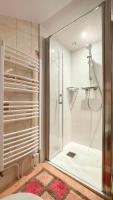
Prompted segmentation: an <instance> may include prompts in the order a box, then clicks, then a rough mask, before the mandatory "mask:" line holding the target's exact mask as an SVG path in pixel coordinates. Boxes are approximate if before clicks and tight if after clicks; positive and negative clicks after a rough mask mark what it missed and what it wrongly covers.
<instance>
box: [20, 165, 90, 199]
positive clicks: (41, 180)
mask: <svg viewBox="0 0 113 200" xmlns="http://www.w3.org/2000/svg"><path fill="white" fill-rule="evenodd" d="M20 191H21V192H29V193H33V194H35V195H38V196H40V197H41V198H42V199H43V200H91V199H89V198H87V197H86V196H85V195H84V194H82V193H80V192H79V191H77V190H74V189H73V188H72V187H70V186H69V185H68V184H67V183H66V182H64V181H62V180H61V179H59V178H58V177H56V176H54V175H53V174H51V173H50V172H49V171H47V170H46V169H43V170H42V171H41V172H39V174H37V175H36V176H35V177H33V178H32V179H31V180H29V181H28V182H27V183H26V184H25V185H23V187H22V188H21V189H20V190H19V192H20Z"/></svg>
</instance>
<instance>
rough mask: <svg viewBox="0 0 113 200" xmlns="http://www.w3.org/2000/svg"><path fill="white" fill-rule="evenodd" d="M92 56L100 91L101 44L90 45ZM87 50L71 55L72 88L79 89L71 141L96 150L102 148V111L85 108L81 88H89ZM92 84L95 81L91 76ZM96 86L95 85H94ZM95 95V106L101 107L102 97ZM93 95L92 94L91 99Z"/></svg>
mask: <svg viewBox="0 0 113 200" xmlns="http://www.w3.org/2000/svg"><path fill="white" fill-rule="evenodd" d="M92 55H93V61H94V63H95V64H94V67H95V71H96V74H97V77H98V81H99V85H100V87H101V90H102V44H101V42H98V43H95V44H93V45H92ZM87 56H88V50H87V49H86V48H83V49H80V50H78V51H76V52H74V53H72V71H71V81H72V86H75V87H79V88H80V90H79V93H78V96H77V99H76V102H75V104H74V106H73V109H72V113H71V140H72V141H73V142H77V143H79V144H83V145H87V146H91V147H94V148H97V149H101V148H102V144H101V143H102V109H101V110H100V111H98V112H93V111H91V110H90V109H89V108H88V106H87V100H86V94H85V91H84V90H82V89H81V88H82V87H86V86H90V81H89V65H88V59H87ZM93 80H94V81H93V84H95V83H96V82H95V79H94V76H93ZM95 85H96V84H95ZM96 94H97V100H94V104H93V106H94V108H95V105H96V106H97V107H99V105H101V101H102V97H101V95H100V93H99V91H98V92H97V93H96ZM94 95H95V93H93V95H92V98H93V97H94Z"/></svg>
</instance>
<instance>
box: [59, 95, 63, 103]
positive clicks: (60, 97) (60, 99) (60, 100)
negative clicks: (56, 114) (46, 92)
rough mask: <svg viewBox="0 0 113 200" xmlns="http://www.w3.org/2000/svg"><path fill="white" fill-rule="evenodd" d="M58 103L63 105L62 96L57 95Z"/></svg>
mask: <svg viewBox="0 0 113 200" xmlns="http://www.w3.org/2000/svg"><path fill="white" fill-rule="evenodd" d="M58 102H59V104H63V96H62V94H59V100H58Z"/></svg>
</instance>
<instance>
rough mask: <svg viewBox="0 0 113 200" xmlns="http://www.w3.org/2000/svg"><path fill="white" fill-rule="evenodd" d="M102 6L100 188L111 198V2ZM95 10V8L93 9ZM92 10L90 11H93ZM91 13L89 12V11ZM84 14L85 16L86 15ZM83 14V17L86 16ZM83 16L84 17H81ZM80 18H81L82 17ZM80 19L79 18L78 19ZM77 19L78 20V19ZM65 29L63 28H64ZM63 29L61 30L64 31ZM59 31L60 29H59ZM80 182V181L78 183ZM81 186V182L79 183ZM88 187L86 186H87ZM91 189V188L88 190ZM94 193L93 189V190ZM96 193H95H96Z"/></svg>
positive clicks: (47, 139) (48, 126) (112, 101)
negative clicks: (101, 144)
mask: <svg viewBox="0 0 113 200" xmlns="http://www.w3.org/2000/svg"><path fill="white" fill-rule="evenodd" d="M97 6H102V10H103V12H102V18H103V24H102V35H103V37H102V49H103V53H102V56H103V127H102V128H103V134H102V143H103V146H102V186H103V190H102V192H103V194H104V195H106V196H108V197H111V196H112V170H113V167H112V143H113V136H112V135H113V134H112V122H113V120H112V115H113V107H112V103H113V98H112V92H113V87H112V85H113V82H112V80H113V78H112V42H111V41H112V37H111V33H112V32H111V0H105V1H104V2H102V3H101V4H100V5H97ZM94 9H95V8H94ZM94 9H92V11H93V10H94ZM90 12H91V11H90ZM88 13H89V12H88ZM88 13H86V14H88ZM86 14H85V15H86ZM83 16H84V15H83ZM83 16H81V17H83ZM79 18H80V17H79ZM79 18H78V19H79ZM78 19H77V20H78ZM64 28H65V27H64ZM64 28H63V29H64ZM60 31H61V29H60ZM50 38H51V36H50V37H48V38H47V39H46V63H47V65H46V72H45V73H46V86H45V88H46V138H45V140H46V155H45V158H46V160H47V161H49V138H50V134H49V133H50V131H49V130H50V125H49V119H50V110H49V109H50V82H49V80H50V68H49V66H50V60H49V57H50ZM80 182H81V181H80ZM81 184H82V182H81ZM87 187H88V186H87ZM90 189H92V188H90ZM93 191H95V189H94V190H93ZM96 192H97V191H96Z"/></svg>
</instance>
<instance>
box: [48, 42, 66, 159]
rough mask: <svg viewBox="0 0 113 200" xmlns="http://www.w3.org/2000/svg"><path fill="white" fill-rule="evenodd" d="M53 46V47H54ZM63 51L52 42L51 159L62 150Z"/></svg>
mask: <svg viewBox="0 0 113 200" xmlns="http://www.w3.org/2000/svg"><path fill="white" fill-rule="evenodd" d="M52 46H53V47H52ZM61 57H62V52H61V51H60V49H58V48H55V44H54V41H52V40H51V44H50V137H49V144H50V145H49V159H52V158H53V157H54V156H55V155H57V154H58V153H59V152H60V151H61V150H62V109H63V108H62V106H63V104H62V103H63V102H62V101H63V99H62V59H61Z"/></svg>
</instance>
